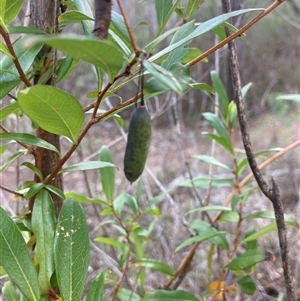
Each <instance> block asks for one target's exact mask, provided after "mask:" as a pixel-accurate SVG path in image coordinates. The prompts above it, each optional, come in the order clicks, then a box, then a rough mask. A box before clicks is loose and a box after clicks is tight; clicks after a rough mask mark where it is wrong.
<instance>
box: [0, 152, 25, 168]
mask: <svg viewBox="0 0 300 301" xmlns="http://www.w3.org/2000/svg"><path fill="white" fill-rule="evenodd" d="M26 153H27V150H23V149H21V150H19V151H17V152H15V153H14V154H12V155H11V156H10V157H9V158H8V159H7V160H6V161H4V163H3V164H2V165H1V166H0V172H1V171H3V170H5V169H6V168H7V167H8V166H9V165H10V164H12V163H13V162H14V161H15V160H16V159H17V158H19V157H21V156H23V155H26ZM1 161H2V160H1Z"/></svg>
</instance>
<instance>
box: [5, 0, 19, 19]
mask: <svg viewBox="0 0 300 301" xmlns="http://www.w3.org/2000/svg"><path fill="white" fill-rule="evenodd" d="M22 4H23V0H6V6H5V8H4V12H5V14H4V23H5V24H8V23H10V22H11V21H12V20H14V19H15V17H16V16H17V15H18V13H19V11H20V10H21V8H22ZM1 9H2V7H1Z"/></svg>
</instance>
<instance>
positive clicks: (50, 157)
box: [29, 0, 63, 215]
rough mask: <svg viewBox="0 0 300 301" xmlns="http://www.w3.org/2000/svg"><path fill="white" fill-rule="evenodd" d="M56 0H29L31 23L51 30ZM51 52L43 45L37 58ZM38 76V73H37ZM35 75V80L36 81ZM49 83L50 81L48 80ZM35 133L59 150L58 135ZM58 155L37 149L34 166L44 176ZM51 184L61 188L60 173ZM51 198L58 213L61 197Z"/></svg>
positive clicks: (49, 170)
mask: <svg viewBox="0 0 300 301" xmlns="http://www.w3.org/2000/svg"><path fill="white" fill-rule="evenodd" d="M55 1H57V0H54V1H53V0H38V1H37V0H30V13H31V25H32V26H35V27H37V28H40V29H42V30H44V31H46V32H50V31H53V28H54V27H55V22H56V16H57V12H56V11H55V10H56V9H57V10H58V7H59V4H58V3H57V5H55ZM49 52H51V49H50V48H49V47H47V46H44V47H43V49H42V50H41V52H40V53H39V55H38V56H39V58H42V57H43V56H44V55H45V54H47V53H49ZM37 77H38V75H37ZM37 77H36V79H35V81H37ZM49 84H50V81H49ZM37 135H38V137H39V138H42V139H44V140H45V141H47V142H49V143H51V144H53V145H54V146H55V147H56V148H57V149H58V150H60V142H59V136H57V135H54V134H51V133H48V132H46V131H44V130H42V129H38V131H37ZM58 161H59V157H58V155H57V154H56V153H54V152H52V151H49V150H46V149H41V148H38V149H37V154H36V166H37V167H38V168H39V169H40V170H41V172H42V174H43V176H44V177H46V176H47V175H49V174H50V173H51V172H52V170H53V169H54V168H55V166H57V163H58ZM51 185H53V186H55V187H57V188H59V189H61V190H63V181H62V177H61V175H58V176H56V178H55V179H54V180H53V181H52V182H51ZM52 199H53V202H54V206H55V210H56V214H57V215H58V213H59V211H60V209H61V206H62V199H61V198H59V197H58V196H57V195H54V194H52ZM32 206H33V201H31V202H30V203H29V208H30V209H32Z"/></svg>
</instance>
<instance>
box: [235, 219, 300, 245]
mask: <svg viewBox="0 0 300 301" xmlns="http://www.w3.org/2000/svg"><path fill="white" fill-rule="evenodd" d="M285 224H286V225H291V226H296V225H295V222H292V223H290V222H285ZM296 224H297V226H296V227H297V228H298V229H299V224H298V223H297V222H296ZM276 230H277V224H276V222H275V221H274V222H272V223H270V224H268V225H266V226H264V227H262V228H261V229H259V230H258V231H256V232H255V233H253V234H252V235H250V236H248V237H247V238H245V239H244V240H242V241H241V242H240V244H242V243H244V242H247V241H250V240H254V239H258V238H261V237H262V236H264V235H266V234H268V233H270V232H274V231H276Z"/></svg>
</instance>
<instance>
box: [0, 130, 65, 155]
mask: <svg viewBox="0 0 300 301" xmlns="http://www.w3.org/2000/svg"><path fill="white" fill-rule="evenodd" d="M8 139H9V140H16V141H19V142H22V143H25V144H28V145H34V146H38V147H41V148H45V149H49V150H51V151H53V152H56V153H57V154H58V155H59V156H60V153H59V151H58V150H57V148H56V147H55V146H53V145H52V144H51V143H48V142H46V141H45V140H42V139H40V138H38V137H36V136H33V135H30V134H24V133H18V134H15V133H0V140H8Z"/></svg>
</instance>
